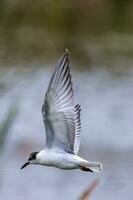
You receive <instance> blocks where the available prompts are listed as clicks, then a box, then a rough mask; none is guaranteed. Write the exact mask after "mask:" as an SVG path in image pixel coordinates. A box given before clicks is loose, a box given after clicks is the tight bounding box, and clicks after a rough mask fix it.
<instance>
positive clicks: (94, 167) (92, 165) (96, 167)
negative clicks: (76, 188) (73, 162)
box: [80, 161, 102, 172]
mask: <svg viewBox="0 0 133 200" xmlns="http://www.w3.org/2000/svg"><path fill="white" fill-rule="evenodd" d="M80 169H81V170H83V171H90V172H101V171H102V164H101V163H100V162H90V161H88V162H85V163H82V165H80Z"/></svg>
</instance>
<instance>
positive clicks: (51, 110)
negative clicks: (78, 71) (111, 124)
mask: <svg viewBox="0 0 133 200" xmlns="http://www.w3.org/2000/svg"><path fill="white" fill-rule="evenodd" d="M42 114H43V120H44V124H45V130H46V147H47V148H59V149H61V150H63V151H66V152H70V153H75V154H76V153H77V152H78V149H79V136H80V106H79V105H77V106H75V107H74V99H73V87H72V81H71V74H70V68H69V55H68V51H67V52H66V53H65V54H64V55H63V56H62V57H61V59H60V60H59V64H58V65H57V67H56V70H55V72H54V74H53V76H52V78H51V81H50V84H49V87H48V90H47V92H46V95H45V101H44V105H43V107H42Z"/></svg>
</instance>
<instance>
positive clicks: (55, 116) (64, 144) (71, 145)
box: [22, 51, 101, 172]
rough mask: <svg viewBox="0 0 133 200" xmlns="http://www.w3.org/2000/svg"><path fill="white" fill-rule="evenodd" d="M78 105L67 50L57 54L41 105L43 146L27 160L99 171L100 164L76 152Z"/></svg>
mask: <svg viewBox="0 0 133 200" xmlns="http://www.w3.org/2000/svg"><path fill="white" fill-rule="evenodd" d="M80 111H81V108H80V105H79V104H77V105H76V106H75V105H74V95H73V84H72V80H71V74H70V67H69V54H68V51H66V53H65V54H64V55H63V56H62V57H61V58H60V60H59V62H58V65H57V67H56V69H55V72H54V74H53V76H52V78H51V81H50V83H49V86H48V90H47V92H46V95H45V100H44V105H43V106H42V115H43V121H44V124H45V130H46V146H45V149H44V150H42V151H40V152H35V153H32V154H31V155H30V157H29V159H28V162H27V163H26V164H25V165H24V166H22V168H24V167H25V166H26V165H28V164H41V165H46V166H54V167H58V168H61V169H78V168H80V169H82V170H84V171H91V172H92V171H101V164H100V163H98V162H89V161H87V160H85V159H82V158H81V157H79V156H78V155H77V153H78V150H79V145H80V132H81V122H80Z"/></svg>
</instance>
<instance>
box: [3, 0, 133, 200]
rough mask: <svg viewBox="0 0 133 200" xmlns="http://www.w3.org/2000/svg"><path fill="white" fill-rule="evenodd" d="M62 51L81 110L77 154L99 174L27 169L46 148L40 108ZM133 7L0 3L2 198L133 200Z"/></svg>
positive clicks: (94, 2) (98, 2)
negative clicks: (87, 192) (32, 156)
mask: <svg viewBox="0 0 133 200" xmlns="http://www.w3.org/2000/svg"><path fill="white" fill-rule="evenodd" d="M66 48H68V49H69V51H70V57H71V73H72V75H73V82H74V90H75V103H79V104H81V105H82V112H81V117H82V118H81V119H82V120H81V122H82V137H81V146H80V151H79V155H81V156H82V157H84V158H86V159H88V160H91V161H101V162H102V163H103V169H104V170H103V172H102V173H101V174H90V173H85V172H82V171H79V170H75V171H63V170H59V169H56V168H48V167H41V166H30V167H27V168H26V169H25V170H23V171H20V167H21V165H22V164H23V163H24V162H25V160H26V159H27V157H28V154H29V153H31V152H33V151H39V150H41V149H42V148H43V147H44V144H45V130H44V125H43V121H42V116H41V106H42V104H43V99H44V95H45V92H46V89H47V85H48V82H49V79H50V78H51V74H52V72H53V70H54V69H55V65H56V63H57V60H58V58H59V57H60V55H62V54H63V53H64V52H65V49H66ZM132 154H133V1H131V0H127V1H122V0H82V1H81V0H71V1H61V0H38V1H32V0H1V1H0V198H1V199H2V200H18V199H19V200H23V199H24V198H25V199H28V200H36V199H39V200H44V199H49V200H53V199H54V200H57V199H58V200H62V199H63V200H76V199H78V198H79V196H80V194H81V193H82V191H83V190H84V189H85V188H86V187H87V186H88V184H90V183H91V182H92V180H94V179H95V178H99V179H100V183H99V185H98V187H97V188H96V190H95V191H94V192H93V194H92V196H91V199H92V200H97V199H99V200H122V199H123V200H124V199H128V200H129V199H132V196H133V173H132V169H133V156H132Z"/></svg>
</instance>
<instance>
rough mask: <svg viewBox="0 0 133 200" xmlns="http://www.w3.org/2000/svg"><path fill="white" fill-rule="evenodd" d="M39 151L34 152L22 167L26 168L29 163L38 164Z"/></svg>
mask: <svg viewBox="0 0 133 200" xmlns="http://www.w3.org/2000/svg"><path fill="white" fill-rule="evenodd" d="M38 153H39V152H33V153H31V154H30V155H29V158H28V161H27V162H26V163H25V164H24V165H23V166H22V167H21V169H23V168H25V167H26V166H28V165H29V164H37V154H38Z"/></svg>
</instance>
